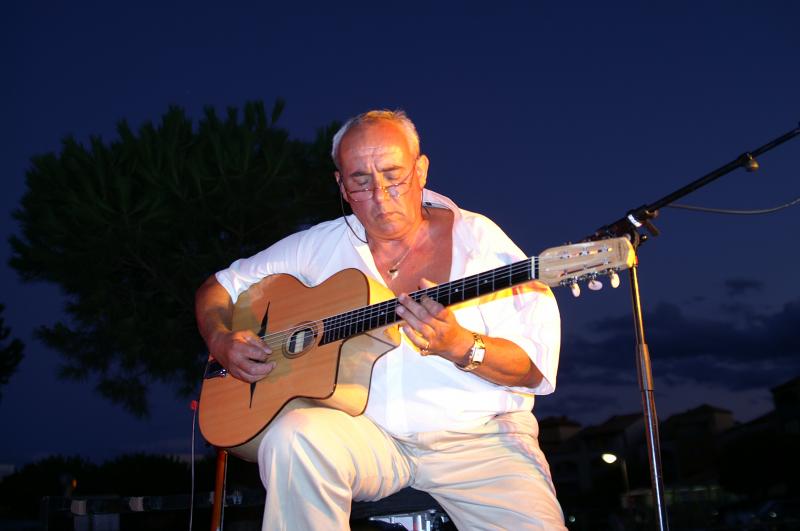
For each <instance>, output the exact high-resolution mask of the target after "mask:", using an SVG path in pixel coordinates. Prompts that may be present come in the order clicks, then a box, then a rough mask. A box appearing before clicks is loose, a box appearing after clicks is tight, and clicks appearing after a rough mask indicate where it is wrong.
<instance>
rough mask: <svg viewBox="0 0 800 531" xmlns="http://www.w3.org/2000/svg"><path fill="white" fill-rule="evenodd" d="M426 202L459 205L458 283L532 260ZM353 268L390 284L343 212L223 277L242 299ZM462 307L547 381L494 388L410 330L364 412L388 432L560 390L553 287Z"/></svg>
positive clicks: (383, 363) (510, 406) (480, 413)
mask: <svg viewBox="0 0 800 531" xmlns="http://www.w3.org/2000/svg"><path fill="white" fill-rule="evenodd" d="M423 201H424V203H425V204H426V205H427V206H429V207H441V208H448V209H450V210H452V211H453V215H454V219H453V253H452V267H451V270H450V280H457V279H460V278H463V277H466V276H469V275H474V274H476V273H480V272H483V271H487V270H490V269H495V268H497V267H500V266H503V265H507V264H510V263H513V262H517V261H520V260H524V259H525V258H526V256H525V254H524V253H523V252H522V251H521V250H520V249H519V248H518V247H517V246H516V245H515V244H514V243H513V242H512V241H511V240H510V239H509V238H508V236H506V234H505V233H504V232H503V231H502V230H501V229H500V228H499V227H498V226H497V225H496V224H494V223H493V222H492V221H491V220H489V219H488V218H486V217H485V216H482V215H480V214H476V213H473V212H469V211H466V210H462V209H459V208H458V207H457V206H456V205H455V204H454V203H453V202H452V201H451V200H450V199H448V198H447V197H444V196H442V195H440V194H437V193H435V192H432V191H430V190H424V192H423ZM348 221H349V223H350V226H351V227H352V228H353V230H354V231H355V232H356V233H357V234H358V236H359V237H360V238H361V239H363V240H366V234H365V231H364V227H363V225H361V223H360V222H359V221H358V219H357V218H356V217H355V216H353V215H351V216H349V217H348ZM346 268H356V269H359V270H360V271H362V272H363V273H364V274H365V275H368V276H369V277H371V278H373V279H374V280H376V281H377V282H380V283H381V284H383V285H385V283H384V282H383V279H382V277H381V275H380V273H379V272H378V270H377V267H376V266H375V262H374V260H373V258H372V253H371V252H370V250H369V246H368V245H367V244H366V243H364V242H362V241H359V240H358V239H357V238H356V237H355V235H354V234H353V233H352V232H351V230H350V229H349V228H348V226H347V224H346V223H345V221H344V218H337V219H335V220H332V221H326V222H323V223H320V224H318V225H315V226H314V227H311V228H310V229H307V230H304V231H301V232H298V233H295V234H292V235H291V236H288V237H286V238H284V239H283V240H281V241H279V242H277V243H275V244H274V245H272V246H270V247H269V248H267V249H265V250H264V251H261V252H260V253H258V254H256V255H254V256H252V257H250V258H245V259H241V260H237V261H235V262H234V263H233V264H231V266H230V267H229V268H228V269H225V270H223V271H220V272H218V273H217V275H216V277H217V280H218V281H219V283H220V284H221V285H222V286H223V287H224V288H225V289H226V290H227V291H228V293H229V294H230V296H231V299H232V300H233V302H236V299H237V298H238V296H239V295H240V294H241V293H242V292H244V291H245V290H247V289H248V288H249V287H250V286H251V285H253V284H255V283H256V282H258V281H259V280H261V279H262V278H264V277H265V276H267V275H271V274H275V273H288V274H291V275H293V276H295V277H296V278H297V279H298V280H300V281H302V282H303V283H305V284H306V285H308V286H316V285H318V284H321V283H322V282H323V281H325V280H326V279H328V278H329V277H330V276H332V275H333V274H335V273H338V272H339V271H341V270H342V269H346ZM454 313H455V316H456V319H457V320H458V322H459V323H460V324H461V325H462V326H464V327H465V328H467V329H468V330H471V331H474V332H477V333H479V334H482V335H486V336H490V337H502V338H505V339H508V340H510V341H513V342H514V343H516V344H517V345H519V346H520V347H521V348H522V349H523V350H525V352H526V353H527V354H528V356H530V358H531V360H532V361H533V363H534V364H535V365H536V367H537V368H538V369H539V371H540V372H541V373H542V375H543V376H544V378H543V379H542V381H541V383H540V384H539V385H538V386H536V387H535V388H526V387H507V386H500V385H496V384H494V383H491V382H488V381H486V380H484V379H482V378H481V377H479V376H477V375H475V374H470V373H467V372H464V371H461V370H459V369H458V368H456V367H455V366H454V365H453V364H452V363H451V362H449V361H447V360H445V359H444V358H441V357H439V356H424V357H423V356H420V354H419V352H418V351H417V349H416V348H415V347H414V346H413V345H412V344H411V343H410V342H409V341H408V339H406V338H405V337H404V336H403V338H402V342H401V344H400V346H398V347H397V348H395V349H393V350H390V351H389V352H387V353H386V354H385V355H384V356H382V357H381V358H379V359H378V361H377V362H376V363H375V366H374V368H373V374H372V381H371V384H370V395H369V402H368V404H367V410H366V412H365V414H366V415H367V416H368V417H369V418H371V419H372V420H373V421H374V422H375V423H376V424H378V425H379V426H381V427H382V428H383V429H385V430H386V431H388V432H389V433H392V434H395V435H404V434H410V433H418V432H426V431H434V430H458V429H459V428H470V427H474V426H477V425H480V424H483V423H484V422H486V421H487V420H488V419H489V418H490V417H492V416H494V415H496V414H498V413H505V412H510V411H530V410H531V409H532V408H533V401H534V398H533V397H534V394H548V393H552V392H553V391H554V390H555V386H556V372H557V370H558V355H559V348H560V342H561V328H560V318H559V314H558V307H557V305H556V301H555V297H554V296H553V294H552V292H551V291H550V290H549V289H548V288H547V287H546V286H544V285H542V284H540V283H532V284H527V285H525V286H522V287H516V288H511V289H506V290H503V291H500V292H497V293H495V294H494V295H491V296H488V297H481V298H480V299H476V300H475V301H473V302H472V303H471V304H467V303H462V304H460V305H458V308H456V309H455V310H454ZM487 356H491V352H487ZM267 378H269V376H267Z"/></svg>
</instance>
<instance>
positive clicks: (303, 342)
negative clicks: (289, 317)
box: [284, 323, 317, 358]
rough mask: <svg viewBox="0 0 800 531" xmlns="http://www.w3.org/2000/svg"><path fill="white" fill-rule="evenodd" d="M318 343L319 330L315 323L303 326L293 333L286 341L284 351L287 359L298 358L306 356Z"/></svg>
mask: <svg viewBox="0 0 800 531" xmlns="http://www.w3.org/2000/svg"><path fill="white" fill-rule="evenodd" d="M316 343H317V330H316V327H315V326H314V325H313V323H308V324H307V325H306V324H303V325H300V326H298V327H297V328H295V329H294V330H293V331H292V334H291V335H290V336H289V339H288V340H286V344H285V345H284V350H285V354H286V357H287V358H296V357H298V356H302V355H303V354H305V353H306V352H307V351H308V350H309V349H310V348H311V347H313V346H314V345H315V344H316Z"/></svg>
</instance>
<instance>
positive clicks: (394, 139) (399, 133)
mask: <svg viewBox="0 0 800 531" xmlns="http://www.w3.org/2000/svg"><path fill="white" fill-rule="evenodd" d="M340 153H341V155H340V156H341V159H342V162H343V163H345V164H346V163H356V164H357V163H358V162H362V161H365V160H368V159H376V160H378V161H381V160H388V159H402V158H403V157H406V156H410V155H411V152H410V147H409V145H408V139H407V138H406V136H405V134H404V133H403V130H402V129H401V128H400V127H398V126H397V125H396V124H393V123H391V122H378V123H375V124H364V125H360V126H358V127H357V128H354V129H352V130H350V131H348V132H347V134H346V135H345V137H344V138H343V139H342V144H341V151H340Z"/></svg>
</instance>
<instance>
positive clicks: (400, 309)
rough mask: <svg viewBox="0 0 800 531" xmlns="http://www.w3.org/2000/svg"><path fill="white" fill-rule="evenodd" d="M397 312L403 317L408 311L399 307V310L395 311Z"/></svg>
mask: <svg viewBox="0 0 800 531" xmlns="http://www.w3.org/2000/svg"><path fill="white" fill-rule="evenodd" d="M395 311H396V312H397V313H398V314H400V315H403V314H404V313H405V312H406V309H405V308H403V307H402V306H398V307H397V309H395Z"/></svg>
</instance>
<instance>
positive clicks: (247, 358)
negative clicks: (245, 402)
mask: <svg viewBox="0 0 800 531" xmlns="http://www.w3.org/2000/svg"><path fill="white" fill-rule="evenodd" d="M209 346H210V348H211V355H212V356H214V358H215V359H216V360H217V361H219V362H220V363H221V364H222V366H223V367H225V368H226V369H227V370H228V372H229V373H230V374H231V375H232V376H233V377H234V378H238V379H239V380H243V381H245V382H248V383H253V382H257V381H258V380H260V379H262V378H264V377H265V376H266V375H268V374H269V373H270V372H272V369H274V368H275V362H274V361H269V357H270V355H272V350H270V348H269V347H268V346H267V344H266V343H264V342H263V341H262V340H261V339H259V337H258V336H257V335H255V334H254V333H253V332H251V331H250V330H239V331H236V332H222V331H220V332H218V333H216V334H214V337H213V339H212V341H211V344H210V345H209Z"/></svg>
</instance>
